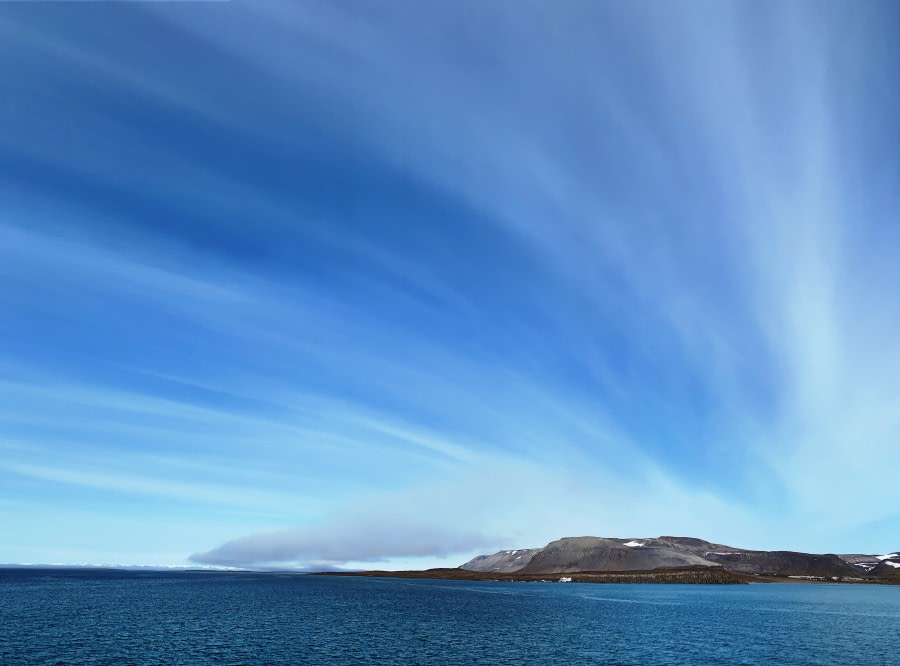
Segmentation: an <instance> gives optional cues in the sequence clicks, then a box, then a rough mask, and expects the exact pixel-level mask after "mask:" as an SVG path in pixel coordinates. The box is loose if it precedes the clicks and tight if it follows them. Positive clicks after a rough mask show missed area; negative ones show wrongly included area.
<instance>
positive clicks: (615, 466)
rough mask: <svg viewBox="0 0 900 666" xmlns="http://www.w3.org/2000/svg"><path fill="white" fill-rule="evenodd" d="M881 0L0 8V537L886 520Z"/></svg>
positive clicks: (395, 559) (898, 236)
mask: <svg viewBox="0 0 900 666" xmlns="http://www.w3.org/2000/svg"><path fill="white" fill-rule="evenodd" d="M898 22H900V8H898V5H897V4H896V3H891V2H885V3H878V2H865V3H855V2H852V3H851V2H846V3H838V2H809V3H803V2H791V3H776V2H739V3H729V2H721V1H715V2H692V3H670V2H639V3H622V2H563V3H556V2H554V3H550V2H503V1H500V2H492V3H483V2H427V3H422V2H390V3H355V2H300V3H293V2H291V3H288V2H252V3H250V2H231V3H49V4H43V3H33V4H28V3H10V4H6V5H3V6H2V7H0V77H2V79H0V80H2V84H3V86H2V87H3V91H4V92H3V98H2V104H0V525H2V530H0V562H66V563H77V562H92V563H135V564H185V563H188V562H189V561H190V562H195V563H202V564H216V565H238V566H242V565H252V566H264V565H269V564H274V563H280V564H290V565H296V566H310V565H312V566H321V565H324V564H335V565H339V566H382V567H390V568H393V567H406V566H431V565H439V564H449V565H453V566H455V565H456V564H458V563H460V562H462V561H464V560H465V559H467V558H468V557H470V556H471V555H473V554H476V553H479V552H485V551H492V550H496V549H500V548H503V547H526V546H538V545H543V544H544V543H546V542H548V541H550V540H551V539H555V538H559V537H561V536H574V535H583V534H594V535H602V536H622V537H626V536H628V537H631V536H654V535H658V534H684V535H691V536H698V537H702V538H706V539H710V540H713V541H718V542H723V543H729V544H732V545H736V546H744V547H758V548H782V549H796V550H808V551H817V552H825V551H827V552H848V551H850V552H887V551H889V550H891V549H896V546H897V535H898V534H900V484H898V483H897V481H896V476H897V470H898V469H900V383H898V380H897V378H898V377H900V301H898V298H897V294H898V287H900V220H898V211H900V141H898V139H900V137H898V133H900V130H898V128H900V75H898V70H897V67H896V63H897V62H898V61H900V40H898V36H897V32H896V29H895V26H896V25H898Z"/></svg>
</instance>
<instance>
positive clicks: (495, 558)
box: [460, 548, 541, 573]
mask: <svg viewBox="0 0 900 666" xmlns="http://www.w3.org/2000/svg"><path fill="white" fill-rule="evenodd" d="M539 550H541V549H540V548H523V549H520V550H501V551H500V552H499V553H494V554H493V555H479V556H478V557H476V558H474V559H472V560H469V561H468V562H466V563H465V564H463V565H462V566H461V567H460V569H465V570H467V571H484V572H487V573H511V572H513V571H519V570H520V569H521V568H522V567H524V566H525V565H527V564H528V563H529V562H530V561H531V558H532V557H533V556H534V554H535V553H536V552H538V551H539Z"/></svg>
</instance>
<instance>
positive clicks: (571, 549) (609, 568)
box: [459, 536, 900, 580]
mask: <svg viewBox="0 0 900 666" xmlns="http://www.w3.org/2000/svg"><path fill="white" fill-rule="evenodd" d="M698 566H699V567H704V566H705V567H715V568H721V569H724V570H725V571H729V572H733V573H740V574H749V575H756V576H780V577H794V578H824V579H848V580H849V579H870V578H887V579H900V552H891V553H888V554H885V555H862V554H847V555H839V554H835V553H803V552H799V551H788V550H750V549H746V548H736V547H733V546H727V545H724V544H718V543H713V542H711V541H706V540H704V539H698V538H696V537H677V536H659V537H649V538H625V539H623V538H613V537H594V536H581V537H564V538H561V539H556V540H555V541H551V542H550V543H548V544H547V545H546V546H544V547H542V548H521V549H516V550H502V551H498V552H496V553H492V554H487V555H479V556H477V557H475V558H473V559H471V560H469V561H468V562H465V563H464V564H462V565H460V566H459V569H463V570H466V571H478V572H484V573H502V574H508V573H519V574H558V573H571V572H579V571H597V572H619V571H653V570H655V569H670V568H673V567H698Z"/></svg>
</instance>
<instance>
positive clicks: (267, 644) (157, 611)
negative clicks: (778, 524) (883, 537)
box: [0, 570, 900, 665]
mask: <svg viewBox="0 0 900 666" xmlns="http://www.w3.org/2000/svg"><path fill="white" fill-rule="evenodd" d="M0 662H2V663H3V664H18V663H35V664H46V663H77V664H124V663H136V664H197V663H221V664H343V663H379V664H475V663H477V664H522V663H533V664H567V665H568V664H582V663H585V664H841V665H845V664H856V665H862V664H898V663H900V586H891V587H888V586H874V585H873V586H861V585H860V586H849V585H847V586H839V585H791V584H783V585H779V584H769V585H763V584H760V585H727V586H712V585H711V586H704V585H643V584H638V585H596V584H588V583H568V584H560V583H498V582H483V583H469V582H460V581H430V580H402V579H388V578H382V579H375V578H338V577H319V576H301V575H280V574H237V573H231V574H224V573H217V574H206V573H183V572H175V573H132V572H110V571H59V570H53V571H48V570H41V571H36V570H28V571H21V570H0Z"/></svg>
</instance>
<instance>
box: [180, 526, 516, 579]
mask: <svg viewBox="0 0 900 666" xmlns="http://www.w3.org/2000/svg"><path fill="white" fill-rule="evenodd" d="M502 541H503V539H499V538H497V537H489V536H486V535H483V534H479V533H476V532H458V531H452V530H444V529H440V528H435V527H433V526H426V525H398V524H396V523H393V524H385V523H379V522H377V521H376V522H372V521H361V520H360V521H355V522H350V523H343V524H332V525H315V526H308V527H298V528H294V529H285V530H276V531H273V532H261V533H258V534H251V535H249V536H245V537H241V538H239V539H234V540H233V541H229V542H227V543H224V544H222V545H221V546H219V547H217V548H213V549H212V550H209V551H206V552H204V553H194V554H193V555H191V556H190V558H189V559H190V560H191V561H192V562H195V563H197V564H207V565H216V566H233V567H260V566H275V565H281V566H286V565H289V566H298V567H311V568H327V567H329V566H331V567H334V566H339V565H342V564H345V563H347V562H379V561H383V560H386V559H388V558H392V557H445V556H447V555H452V554H454V553H464V552H468V551H471V550H473V549H476V548H488V547H493V546H496V545H497V544H498V543H501V542H502Z"/></svg>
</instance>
